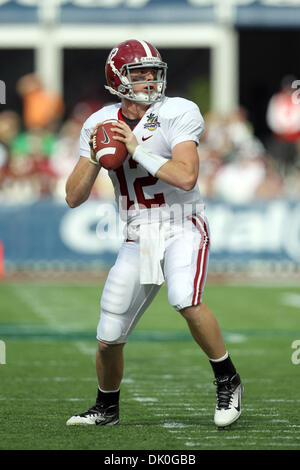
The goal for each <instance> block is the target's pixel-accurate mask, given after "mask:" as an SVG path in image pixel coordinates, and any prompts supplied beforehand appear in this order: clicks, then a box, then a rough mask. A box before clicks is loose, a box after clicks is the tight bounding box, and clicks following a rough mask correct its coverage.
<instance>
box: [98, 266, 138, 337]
mask: <svg viewBox="0 0 300 470" xmlns="http://www.w3.org/2000/svg"><path fill="white" fill-rule="evenodd" d="M135 285H136V282H135V276H134V273H131V272H130V268H129V267H128V269H127V270H126V271H125V270H120V269H116V268H115V267H113V268H112V269H111V270H110V272H109V275H108V278H107V281H106V283H105V287H104V290H103V294H102V298H101V315H100V321H99V324H98V328H97V339H99V340H100V341H103V342H104V343H118V342H125V341H126V340H127V338H126V333H127V330H128V327H129V325H130V323H131V316H132V312H131V311H130V306H131V304H132V302H133V300H134V298H135ZM122 337H123V338H122ZM121 338H122V339H123V340H122V339H121Z"/></svg>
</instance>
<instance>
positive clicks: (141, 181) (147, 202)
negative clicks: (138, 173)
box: [115, 157, 165, 210]
mask: <svg viewBox="0 0 300 470" xmlns="http://www.w3.org/2000/svg"><path fill="white" fill-rule="evenodd" d="M128 163H129V168H131V169H136V168H137V166H138V163H137V162H135V161H134V160H133V158H132V157H130V159H129V162H128ZM115 174H116V176H117V178H118V181H119V185H120V193H121V196H123V197H126V200H127V210H128V209H129V208H130V207H132V206H134V204H135V201H133V200H131V199H130V194H129V189H128V185H127V181H126V176H125V171H124V167H123V165H122V166H120V167H119V168H118V169H117V170H115ZM157 181H158V178H155V176H152V175H150V174H148V176H142V177H138V178H135V180H134V182H133V188H134V192H135V195H136V199H137V202H138V204H139V205H141V206H143V207H146V208H147V209H151V207H152V206H155V207H157V206H162V205H164V204H165V198H164V195H163V193H156V194H153V198H151V199H146V197H145V194H144V191H143V187H145V186H153V185H154V184H156V183H157Z"/></svg>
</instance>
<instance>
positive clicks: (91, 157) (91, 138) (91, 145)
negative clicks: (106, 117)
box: [89, 122, 101, 166]
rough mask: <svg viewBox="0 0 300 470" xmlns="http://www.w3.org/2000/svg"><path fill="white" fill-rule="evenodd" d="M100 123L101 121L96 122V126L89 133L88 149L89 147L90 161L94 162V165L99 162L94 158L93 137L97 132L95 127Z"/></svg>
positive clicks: (98, 164)
mask: <svg viewBox="0 0 300 470" xmlns="http://www.w3.org/2000/svg"><path fill="white" fill-rule="evenodd" d="M100 125H101V122H99V123H98V124H97V126H96V127H95V129H94V130H93V132H92V133H91V135H90V140H89V146H90V149H91V154H90V162H91V163H94V165H97V166H100V163H99V162H98V161H97V159H96V153H95V152H94V147H93V137H94V136H95V135H96V134H97V129H98V127H99V126H100Z"/></svg>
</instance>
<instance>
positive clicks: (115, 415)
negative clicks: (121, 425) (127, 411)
mask: <svg viewBox="0 0 300 470" xmlns="http://www.w3.org/2000/svg"><path fill="white" fill-rule="evenodd" d="M118 422H119V404H118V403H117V404H116V405H109V406H105V405H103V404H102V403H96V405H94V406H92V407H91V408H89V409H88V411H86V412H85V413H81V414H79V415H74V416H72V417H71V418H70V419H68V421H67V423H66V424H67V426H86V425H90V424H95V425H96V426H105V425H107V426H113V425H115V424H118Z"/></svg>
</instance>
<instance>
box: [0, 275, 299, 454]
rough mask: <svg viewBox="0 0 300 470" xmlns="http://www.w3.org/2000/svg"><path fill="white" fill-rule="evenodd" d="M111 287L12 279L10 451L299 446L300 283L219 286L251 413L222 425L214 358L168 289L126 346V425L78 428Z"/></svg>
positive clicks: (5, 296)
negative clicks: (295, 359) (297, 349)
mask: <svg viewBox="0 0 300 470" xmlns="http://www.w3.org/2000/svg"><path fill="white" fill-rule="evenodd" d="M100 293H101V288H99V287H97V286H94V285H91V286H89V285H80V284H73V285H72V284H64V283H61V284H59V283H55V284H54V283H51V282H48V283H46V282H35V283H25V282H23V283H22V282H15V283H13V282H2V283H1V284H0V299H1V301H0V340H3V341H5V345H6V364H5V365H4V364H3V365H0V421H1V426H0V449H114V450H123V449H135V450H137V449H146V450H155V449H156V450H158V449H169V450H171V449H176V450H201V449H220V450H221V449H291V450H295V449H299V448H300V411H299V409H300V395H299V390H300V364H298V365H296V364H293V363H292V360H291V356H292V354H293V352H294V350H293V349H292V346H291V345H292V343H293V341H295V340H300V318H299V317H300V289H299V288H296V287H289V286H281V287H278V286H276V287H264V286H252V287H251V286H233V285H227V286H225V285H222V286H221V285H212V284H209V283H208V285H207V287H206V292H205V296H204V301H205V302H207V303H208V305H209V306H210V307H211V309H212V310H213V311H214V312H215V314H216V316H217V318H218V320H219V322H220V325H221V328H222V331H223V334H224V338H225V341H226V344H227V346H228V350H229V352H230V354H231V357H232V358H233V360H234V363H235V365H236V367H237V368H238V371H239V372H240V374H241V376H242V379H243V382H244V385H245V394H244V402H243V413H242V416H241V418H240V420H239V421H238V422H237V423H235V424H234V425H233V426H232V427H231V428H230V429H228V430H224V431H220V430H217V429H216V427H215V425H214V423H213V414H214V407H215V387H214V385H213V383H212V382H213V376H212V371H211V368H210V365H209V363H208V361H207V359H206V357H205V356H204V354H203V353H202V352H201V350H200V349H199V348H198V346H197V345H196V344H195V343H194V342H193V340H192V339H191V337H190V334H189V332H188V330H187V326H186V324H185V320H184V319H183V318H182V317H181V316H180V314H179V313H177V312H176V311H175V310H173V309H172V308H171V307H170V306H169V305H168V301H167V292H166V289H165V288H163V289H161V291H160V293H159V295H158V296H157V298H156V299H155V301H154V302H153V304H152V305H151V307H150V308H149V309H148V311H147V312H146V313H145V315H144V317H143V318H142V319H141V320H140V323H139V325H138V326H137V328H136V330H135V332H134V333H133V334H132V337H131V340H130V342H129V343H128V344H127V346H126V348H125V359H126V366H125V376H124V380H123V385H122V388H121V401H120V405H121V417H120V424H119V425H118V426H114V427H111V428H110V427H104V428H103V427H100V426H93V427H87V428H86V427H67V426H66V425H65V422H66V420H67V419H68V418H69V417H70V416H71V415H72V414H74V413H75V412H83V411H86V409H87V408H88V407H89V406H91V405H92V404H93V403H94V400H95V396H96V387H97V385H96V376H95V369H94V351H95V347H96V340H95V329H96V325H97V322H98V315H99V312H98V305H99V296H100ZM299 357H300V354H299Z"/></svg>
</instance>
